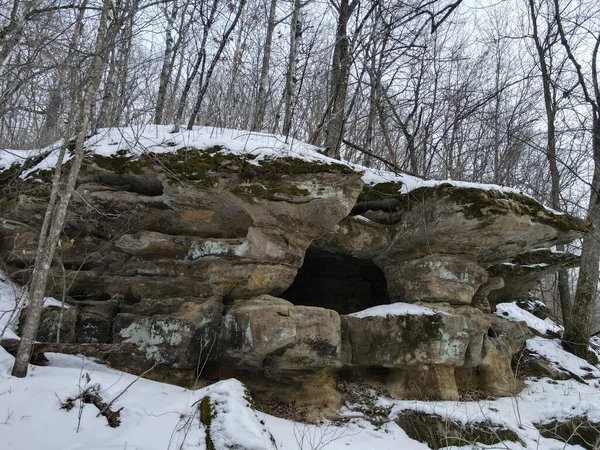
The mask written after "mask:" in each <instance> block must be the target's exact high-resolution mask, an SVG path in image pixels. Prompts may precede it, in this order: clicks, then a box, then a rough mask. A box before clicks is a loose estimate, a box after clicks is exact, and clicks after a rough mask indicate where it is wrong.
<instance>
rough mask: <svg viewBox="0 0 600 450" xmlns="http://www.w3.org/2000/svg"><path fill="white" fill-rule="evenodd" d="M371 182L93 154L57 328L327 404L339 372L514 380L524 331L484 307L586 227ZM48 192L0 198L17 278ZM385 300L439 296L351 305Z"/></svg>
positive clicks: (226, 159) (499, 386)
mask: <svg viewBox="0 0 600 450" xmlns="http://www.w3.org/2000/svg"><path fill="white" fill-rule="evenodd" d="M119 158H121V159H119ZM383 184H385V186H379V185H378V186H379V187H377V186H375V187H369V188H367V194H368V195H365V191H363V192H361V190H363V182H362V180H361V177H360V175H359V174H357V173H355V172H353V171H352V170H351V169H349V168H348V167H346V166H342V165H336V164H332V165H328V164H324V163H313V162H308V161H302V160H295V159H293V158H283V159H281V158H280V159H271V160H267V161H262V162H256V161H254V160H253V158H252V157H244V156H240V155H232V154H228V153H227V152H226V151H222V150H221V149H219V148H212V149H204V150H198V149H183V150H180V151H178V152H174V153H172V154H168V153H165V154H146V155H141V156H139V157H138V158H137V159H131V160H130V159H127V158H125V159H122V155H121V156H119V157H114V158H113V157H101V156H99V155H92V156H90V158H89V159H88V160H87V161H86V163H85V164H84V168H83V170H82V172H81V176H80V179H79V180H78V185H77V195H75V196H74V197H73V198H74V200H73V203H72V205H71V209H70V212H69V216H68V221H67V225H66V227H65V230H64V237H63V239H62V241H61V243H60V245H59V248H58V249H57V256H56V261H55V262H56V264H55V265H54V266H53V267H52V269H51V273H50V278H49V280H50V281H49V284H48V294H51V295H54V296H57V297H60V296H61V295H62V291H63V287H65V286H66V290H67V294H68V297H67V301H68V303H69V304H70V306H71V307H70V308H69V309H67V310H65V311H64V312H63V319H62V325H61V328H60V329H61V341H62V342H69V343H71V344H86V343H89V344H100V345H103V344H107V345H109V346H110V345H115V344H123V343H125V344H127V343H131V344H135V347H134V348H136V349H137V351H136V354H137V355H138V357H137V359H135V358H128V357H120V358H119V359H117V360H111V359H110V358H109V357H107V361H108V363H110V364H112V365H114V366H118V367H121V368H125V369H127V370H130V371H133V372H136V371H137V372H141V371H142V367H143V368H144V369H145V368H147V367H150V366H154V365H156V369H155V370H156V374H155V375H152V376H155V377H156V378H159V379H163V380H166V381H171V382H182V383H183V382H185V381H186V380H187V381H189V380H194V381H197V380H196V376H197V375H198V373H199V372H200V371H201V369H202V368H204V367H205V366H206V370H207V371H208V372H210V377H218V376H223V377H226V376H235V377H239V378H241V379H243V380H244V381H246V382H247V383H248V385H249V386H250V387H251V388H253V389H255V390H256V391H260V392H262V393H264V392H265V391H266V392H268V393H269V394H271V393H272V394H273V395H277V396H280V397H283V398H284V399H287V400H289V401H294V402H295V403H296V405H298V406H301V407H306V408H307V409H308V410H310V411H312V413H314V414H317V415H319V414H320V415H321V416H322V415H332V414H333V413H334V412H335V410H336V409H337V407H338V406H339V404H340V403H339V402H340V393H339V392H338V391H337V390H336V381H337V380H338V377H343V376H344V375H343V374H344V373H354V372H356V373H361V374H366V375H364V377H365V378H364V379H365V380H366V382H372V383H373V384H376V383H377V382H382V381H381V380H384V381H383V383H386V386H387V388H388V390H389V392H390V393H391V395H393V396H394V397H397V398H421V399H438V400H457V399H458V398H459V391H460V390H462V389H478V390H480V391H482V392H484V393H487V394H491V395H510V394H512V393H514V392H515V391H516V389H517V388H518V383H517V381H516V380H515V378H514V375H513V373H512V371H511V367H510V361H511V357H512V356H513V354H514V353H515V352H516V351H517V350H518V349H519V347H520V346H521V344H522V343H523V342H524V341H525V340H526V339H527V338H528V337H529V336H530V333H529V331H528V329H527V328H526V327H525V326H524V324H522V323H514V322H508V321H506V320H503V319H500V318H497V317H494V316H492V315H490V314H487V313H489V312H490V311H492V310H493V308H494V304H495V302H497V301H504V300H508V299H513V298H514V297H518V296H520V295H522V294H524V293H525V292H527V291H528V290H529V289H531V288H532V287H533V286H534V285H535V283H537V282H538V281H539V278H540V277H541V276H543V275H545V274H547V273H550V272H551V271H552V270H554V269H555V268H557V267H559V266H563V267H570V266H572V265H574V264H576V261H575V259H574V258H572V257H571V258H570V257H559V256H556V255H555V254H552V253H551V252H550V251H546V252H543V251H534V250H536V249H538V248H539V247H551V246H553V245H556V244H559V243H567V242H570V241H571V240H572V239H574V238H577V237H579V236H581V234H582V233H583V232H584V230H585V229H586V227H585V224H583V223H582V222H581V221H579V220H577V219H575V218H572V217H569V216H564V215H556V214H553V213H552V212H549V211H547V210H546V209H544V208H543V207H541V206H540V205H539V204H538V203H537V202H535V201H533V200H531V199H530V198H528V197H526V196H523V195H520V194H515V193H506V192H498V191H493V190H482V189H475V188H464V187H453V186H450V185H448V184H443V185H439V186H436V187H431V188H422V189H418V190H416V191H414V192H412V193H410V194H408V195H400V194H399V193H398V187H399V185H398V183H383ZM373 192H378V195H379V197H376V198H375V199H373V198H371V197H369V195H371V194H372V193H373ZM47 199H48V188H47V186H46V185H43V184H42V185H40V184H38V183H37V182H34V181H31V180H24V181H23V182H22V184H21V185H20V190H19V191H18V192H17V191H11V192H9V193H7V195H5V196H4V197H3V198H2V199H1V200H2V201H0V217H2V220H0V253H1V256H2V257H3V258H4V260H5V261H6V262H7V264H8V267H9V269H10V272H11V275H12V277H13V278H15V279H17V280H18V281H21V282H23V283H26V282H27V281H28V279H29V278H30V276H31V263H32V261H33V260H34V258H35V252H36V248H37V239H38V231H37V230H39V228H40V225H41V222H42V220H43V214H44V210H45V203H46V202H47ZM357 199H358V201H359V202H358V204H357ZM278 296H280V297H282V298H278ZM391 302H406V303H410V304H411V305H409V306H410V307H411V308H416V306H417V305H418V306H421V307H427V305H430V306H432V307H435V310H429V312H431V314H413V313H411V312H410V311H408V312H400V313H396V314H385V313H382V314H381V315H375V314H373V315H369V314H362V315H359V316H354V315H351V313H354V312H356V311H360V310H365V309H367V308H370V307H373V306H381V305H385V304H388V303H391ZM412 311H413V312H414V311H415V309H413V310H412ZM426 311H427V309H426ZM58 314H59V311H58V309H57V308H56V307H51V308H46V309H45V311H44V314H43V321H42V326H41V328H40V334H39V336H38V339H39V340H41V341H52V342H54V341H55V340H56V328H57V326H58ZM121 346H122V345H121ZM107 355H110V352H107ZM140 358H142V359H144V361H143V364H142V363H140V361H139V359H140ZM369 374H371V375H369ZM207 379H209V378H208V376H207ZM315 417H316V416H315Z"/></svg>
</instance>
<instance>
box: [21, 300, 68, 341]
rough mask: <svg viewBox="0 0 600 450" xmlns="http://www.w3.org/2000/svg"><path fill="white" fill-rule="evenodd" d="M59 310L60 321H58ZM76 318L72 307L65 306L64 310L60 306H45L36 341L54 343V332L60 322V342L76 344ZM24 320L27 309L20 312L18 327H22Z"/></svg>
mask: <svg viewBox="0 0 600 450" xmlns="http://www.w3.org/2000/svg"><path fill="white" fill-rule="evenodd" d="M61 309H62V321H61V320H60V314H61ZM77 316H78V310H77V308H76V307H73V306H68V305H67V307H66V308H64V309H63V308H61V307H60V306H46V307H45V308H44V309H43V310H42V318H41V321H40V326H39V328H38V332H37V337H36V340H37V341H39V342H56V331H57V329H58V324H59V322H60V342H63V343H75V342H77V335H76V333H75V331H76V324H77ZM26 318H27V308H25V309H24V310H23V311H22V312H21V317H20V319H19V326H22V325H23V324H24V323H25V320H26ZM19 334H20V331H19Z"/></svg>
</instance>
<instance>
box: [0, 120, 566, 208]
mask: <svg viewBox="0 0 600 450" xmlns="http://www.w3.org/2000/svg"><path fill="white" fill-rule="evenodd" d="M85 146H86V148H87V149H88V150H90V151H93V152H95V153H97V154H100V155H103V156H109V155H113V154H115V153H116V152H117V151H119V150H127V152H128V153H131V154H133V155H139V154H142V153H145V152H153V153H164V152H173V151H177V150H180V149H182V148H187V147H193V148H208V147H214V146H223V147H224V149H226V151H227V152H231V153H236V154H252V155H254V156H256V160H260V159H263V158H266V157H271V158H273V157H293V158H301V159H305V160H309V161H321V162H323V163H338V164H339V163H340V161H338V160H336V159H332V158H329V157H327V156H325V155H323V154H322V153H319V150H321V149H319V148H318V147H315V146H313V145H310V144H306V143H304V142H301V141H298V140H295V139H293V138H289V137H286V136H281V135H274V134H268V133H260V132H252V131H242V130H232V129H227V128H219V127H200V126H197V127H194V128H193V129H192V130H180V131H178V132H176V133H174V132H173V127H172V126H169V125H144V126H140V127H124V128H103V129H100V130H98V133H97V134H95V135H94V136H92V137H91V138H89V139H88V140H87V141H86V143H85ZM59 148H60V143H57V144H54V145H52V146H49V147H46V148H44V149H39V150H9V149H0V171H2V170H5V169H7V168H8V167H10V165H11V164H13V163H21V162H23V161H25V160H26V159H27V158H30V157H33V156H36V155H40V154H42V153H44V152H50V154H49V155H48V156H47V157H46V158H45V159H44V160H43V161H41V162H40V163H39V164H37V165H36V166H35V167H33V168H32V169H30V170H28V171H27V172H26V173H25V174H23V176H27V175H28V174H30V173H31V172H34V171H35V170H38V169H48V168H52V167H54V166H55V165H56V161H57V156H58V151H59ZM345 164H347V165H348V166H350V167H352V168H353V169H354V170H356V171H358V172H362V173H363V181H364V182H365V183H367V184H377V183H383V182H400V183H402V188H401V190H400V192H401V193H403V194H405V193H408V192H410V191H412V190H414V189H418V188H420V187H433V186H437V185H439V184H451V185H453V186H457V187H473V188H478V189H485V190H492V189H493V190H499V191H504V192H515V193H520V191H519V190H517V189H512V188H508V187H505V186H500V185H495V184H482V183H470V182H464V181H455V180H450V179H447V180H423V179H421V178H419V177H416V176H412V175H408V174H405V173H400V174H394V173H392V172H389V171H386V170H377V169H372V168H367V167H364V166H361V165H359V164H352V163H345ZM555 213H557V212H555ZM557 214H559V213H557Z"/></svg>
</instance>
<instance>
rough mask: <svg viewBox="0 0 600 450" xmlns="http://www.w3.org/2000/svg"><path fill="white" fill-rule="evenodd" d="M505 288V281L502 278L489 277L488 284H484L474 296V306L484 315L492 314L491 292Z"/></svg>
mask: <svg viewBox="0 0 600 450" xmlns="http://www.w3.org/2000/svg"><path fill="white" fill-rule="evenodd" d="M503 287H504V279H503V278H502V277H488V280H487V282H486V283H484V284H482V285H481V286H480V287H479V289H478V290H477V292H476V293H475V295H474V296H473V301H472V305H473V306H474V307H475V308H479V309H480V310H481V311H483V312H484V313H488V314H489V313H491V307H490V302H489V299H488V296H489V295H490V292H491V291H497V290H498V289H501V288H503Z"/></svg>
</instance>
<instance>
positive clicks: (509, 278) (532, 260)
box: [488, 249, 579, 309]
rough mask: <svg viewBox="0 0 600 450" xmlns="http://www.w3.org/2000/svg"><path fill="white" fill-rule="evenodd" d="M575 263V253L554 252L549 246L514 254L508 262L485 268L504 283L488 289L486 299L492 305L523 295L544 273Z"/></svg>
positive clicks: (536, 283) (571, 265)
mask: <svg viewBox="0 0 600 450" xmlns="http://www.w3.org/2000/svg"><path fill="white" fill-rule="evenodd" d="M578 265H579V257H578V256H576V255H571V254H567V253H555V252H552V251H551V250H549V249H544V250H537V251H534V252H529V253H524V254H521V255H517V256H516V257H515V258H513V259H512V260H511V261H510V262H508V263H505V264H497V265H494V266H491V267H489V268H488V272H489V273H490V274H491V275H492V276H498V277H502V278H503V279H504V286H503V287H502V288H500V289H498V290H495V291H493V292H490V294H489V300H490V302H491V304H492V305H495V304H497V303H501V302H512V301H515V300H517V299H520V298H523V297H527V294H528V293H529V291H531V290H532V289H533V288H535V287H536V286H538V285H539V282H540V280H541V279H542V278H544V277H545V276H548V275H550V274H552V273H554V272H556V270H558V269H559V268H561V267H563V268H570V267H576V266H578ZM494 309H495V307H494Z"/></svg>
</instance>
